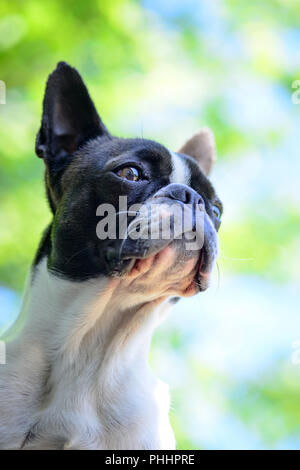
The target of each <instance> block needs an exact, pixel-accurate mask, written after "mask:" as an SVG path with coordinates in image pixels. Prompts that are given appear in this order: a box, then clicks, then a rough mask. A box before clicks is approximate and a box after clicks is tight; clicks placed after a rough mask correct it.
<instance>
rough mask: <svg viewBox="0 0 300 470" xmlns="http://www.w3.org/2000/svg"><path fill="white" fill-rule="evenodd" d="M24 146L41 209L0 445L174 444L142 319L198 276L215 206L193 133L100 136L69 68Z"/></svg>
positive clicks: (204, 150)
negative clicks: (45, 215) (182, 137)
mask: <svg viewBox="0 0 300 470" xmlns="http://www.w3.org/2000/svg"><path fill="white" fill-rule="evenodd" d="M36 153H37V155H38V157H40V158H41V159H42V160H43V162H44V165H45V184H46V192H47V197H48V200H49V205H50V208H51V211H52V221H51V224H50V225H49V226H48V227H47V228H46V230H45V232H44V235H43V237H42V240H41V243H40V246H39V248H38V251H37V254H36V257H35V260H34V263H33V266H32V268H31V272H30V282H29V285H28V289H27V292H26V294H25V300H24V305H23V312H22V314H23V315H25V317H26V321H25V324H24V327H23V329H22V331H21V333H20V334H19V335H18V336H17V338H16V339H14V340H13V341H11V342H10V343H9V344H7V351H6V364H3V365H1V366H0V448H4V449H5V448H6V449H174V448H175V445H176V444H175V439H174V435H173V432H172V429H171V427H170V424H169V418H168V413H169V395H168V389H167V386H166V385H165V384H164V383H162V382H161V381H159V380H157V379H156V378H155V376H154V375H153V374H152V372H151V370H150V368H149V366H148V362H147V357H148V352H149V347H150V343H151V336H152V333H153V330H154V328H155V327H156V326H157V325H158V324H159V323H160V322H161V320H162V319H163V318H164V317H165V316H166V313H167V312H168V310H169V308H170V307H171V306H172V304H173V303H174V299H175V298H176V299H177V298H179V297H185V296H191V295H195V294H197V293H198V292H201V291H203V290H205V289H206V288H207V287H208V285H209V277H210V273H211V271H212V269H213V267H214V264H215V260H216V256H217V245H218V244H217V231H218V229H219V226H220V217H221V213H222V205H221V202H220V200H219V199H218V197H217V195H216V193H215V190H214V188H213V186H212V184H211V183H210V181H209V180H208V178H207V176H208V174H209V172H210V170H211V167H212V164H213V162H214V159H215V146H214V139H213V135H212V133H211V131H210V130H209V129H204V130H202V131H200V132H199V133H198V134H196V135H194V136H193V137H192V138H191V139H190V140H189V141H187V142H186V143H185V144H184V145H183V147H182V148H181V149H180V150H179V151H178V152H176V153H175V152H172V151H171V150H169V149H167V148H166V147H164V146H163V145H160V144H158V143H156V142H154V141H151V140H145V139H124V138H117V137H114V136H112V135H111V134H110V133H109V131H108V129H107V128H106V127H105V125H104V124H103V122H102V121H101V119H100V117H99V115H98V113H97V111H96V108H95V106H94V104H93V102H92V100H91V98H90V96H89V94H88V91H87V89H86V87H85V85H84V83H83V81H82V79H81V77H80V75H79V74H78V72H77V71H76V70H75V69H74V68H72V67H70V66H69V65H67V64H66V63H59V64H58V66H57V68H56V70H55V71H54V72H53V73H52V74H51V75H50V77H49V79H48V83H47V87H46V92H45V98H44V105H43V116H42V122H41V128H40V130H39V132H38V135H37V139H36Z"/></svg>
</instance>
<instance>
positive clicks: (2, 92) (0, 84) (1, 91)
mask: <svg viewBox="0 0 300 470" xmlns="http://www.w3.org/2000/svg"><path fill="white" fill-rule="evenodd" d="M0 104H6V85H5V82H4V81H3V80H0Z"/></svg>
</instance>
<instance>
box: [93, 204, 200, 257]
mask: <svg viewBox="0 0 300 470" xmlns="http://www.w3.org/2000/svg"><path fill="white" fill-rule="evenodd" d="M204 214H205V210H204V205H203V204H202V203H200V204H181V203H179V202H175V201H174V203H170V202H168V203H166V202H163V201H161V202H159V203H158V202H155V201H153V202H152V203H149V202H148V203H146V204H133V205H131V206H130V207H128V203H127V196H119V207H118V210H116V208H115V206H114V205H112V204H100V205H99V206H98V208H97V211H96V215H97V216H99V217H101V220H100V221H99V222H98V224H97V227H96V234H97V237H98V238H99V239H100V240H106V239H109V240H116V239H121V240H124V239H127V238H131V239H132V240H138V239H140V240H148V239H150V240H174V239H182V238H184V241H185V246H186V249H188V250H199V249H200V248H202V246H203V242H204Z"/></svg>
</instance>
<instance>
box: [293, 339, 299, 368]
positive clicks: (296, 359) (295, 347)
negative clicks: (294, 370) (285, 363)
mask: <svg viewBox="0 0 300 470" xmlns="http://www.w3.org/2000/svg"><path fill="white" fill-rule="evenodd" d="M292 348H293V350H294V351H293V353H292V356H291V363H292V364H293V365H294V366H299V365H300V339H297V340H295V341H293V343H292Z"/></svg>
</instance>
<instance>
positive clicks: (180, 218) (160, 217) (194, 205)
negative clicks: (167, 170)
mask: <svg viewBox="0 0 300 470" xmlns="http://www.w3.org/2000/svg"><path fill="white" fill-rule="evenodd" d="M131 219H132V220H130V222H129V224H128V226H127V229H126V234H125V236H124V238H123V239H122V240H118V243H112V244H110V246H109V247H108V248H107V251H106V263H107V266H108V268H109V270H110V272H111V274H113V275H118V276H121V275H124V274H127V273H128V272H130V270H131V269H132V268H133V266H134V264H135V262H136V261H137V260H141V259H146V258H149V257H151V256H154V255H156V254H158V253H160V252H161V251H162V250H164V248H165V247H167V246H172V248H173V249H174V250H175V251H176V265H177V266H178V270H179V271H180V266H182V265H183V263H184V262H186V261H188V260H189V259H191V258H193V259H194V260H195V263H196V264H197V268H196V270H195V284H196V285H197V286H198V291H199V290H200V291H202V290H205V289H206V288H207V287H208V278H209V275H210V273H211V271H212V268H213V266H214V263H215V260H216V258H217V252H218V243H217V234H216V230H215V228H214V226H213V224H212V222H211V219H210V218H209V216H208V214H207V212H206V210H205V203H204V200H203V198H202V196H201V195H199V194H198V193H197V192H196V191H194V190H193V189H192V188H189V187H188V186H186V185H183V184H169V185H168V186H166V187H164V188H162V189H160V190H159V191H158V192H157V193H155V194H154V195H153V196H152V197H151V198H150V199H149V200H147V201H146V203H145V204H143V205H141V207H140V208H139V210H138V211H137V212H136V215H135V216H134V217H132V218H131ZM175 268H176V266H175Z"/></svg>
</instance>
